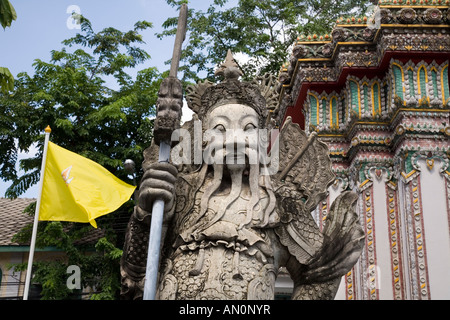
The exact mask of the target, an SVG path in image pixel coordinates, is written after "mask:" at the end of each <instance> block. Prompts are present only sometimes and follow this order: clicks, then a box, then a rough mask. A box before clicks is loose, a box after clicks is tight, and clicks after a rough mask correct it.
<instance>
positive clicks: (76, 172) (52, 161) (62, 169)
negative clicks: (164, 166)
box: [39, 142, 136, 228]
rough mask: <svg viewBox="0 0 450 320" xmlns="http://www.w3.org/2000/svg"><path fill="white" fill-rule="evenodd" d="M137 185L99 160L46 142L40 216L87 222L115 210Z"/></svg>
mask: <svg viewBox="0 0 450 320" xmlns="http://www.w3.org/2000/svg"><path fill="white" fill-rule="evenodd" d="M135 188H136V187H135V186H132V185H129V184H127V183H125V182H123V181H122V180H120V179H118V178H117V177H116V176H114V175H113V174H111V173H110V172H109V171H108V170H106V169H105V168H103V167H102V166H101V165H99V164H98V163H96V162H94V161H92V160H90V159H87V158H85V157H82V156H80V155H78V154H76V153H73V152H71V151H69V150H66V149H64V148H61V147H60V146H58V145H56V144H54V143H52V142H49V144H48V150H47V161H46V163H45V171H44V181H43V185H42V197H41V206H40V213H39V220H42V221H71V222H84V223H87V222H89V223H90V224H91V225H92V226H94V227H95V228H97V223H96V222H95V219H96V218H98V217H101V216H103V215H105V214H108V213H110V212H113V211H115V210H116V209H118V208H119V207H120V206H121V205H122V204H123V203H125V202H126V201H128V200H129V199H130V197H131V195H132V194H133V191H134V189H135Z"/></svg>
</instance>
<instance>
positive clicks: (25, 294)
mask: <svg viewBox="0 0 450 320" xmlns="http://www.w3.org/2000/svg"><path fill="white" fill-rule="evenodd" d="M51 132H52V129H50V126H47V128H45V142H44V153H43V156H42V164H41V176H40V179H39V191H38V198H37V203H36V211H35V212H34V223H33V233H32V235H31V243H30V252H29V254H28V265H27V277H26V280H25V289H24V292H23V300H28V293H29V291H30V283H31V272H32V268H33V258H34V248H35V246H36V235H37V227H38V222H39V210H40V207H41V197H42V186H43V183H44V172H45V163H46V162H47V149H48V142H49V140H50V133H51Z"/></svg>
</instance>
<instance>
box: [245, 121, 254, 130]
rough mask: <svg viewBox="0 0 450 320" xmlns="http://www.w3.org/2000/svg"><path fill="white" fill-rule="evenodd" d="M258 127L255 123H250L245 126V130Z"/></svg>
mask: <svg viewBox="0 0 450 320" xmlns="http://www.w3.org/2000/svg"><path fill="white" fill-rule="evenodd" d="M253 129H256V126H255V125H254V124H253V123H248V124H247V125H246V126H245V127H244V131H247V130H253Z"/></svg>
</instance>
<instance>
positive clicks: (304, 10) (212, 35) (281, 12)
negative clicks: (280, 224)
mask: <svg viewBox="0 0 450 320" xmlns="http://www.w3.org/2000/svg"><path fill="white" fill-rule="evenodd" d="M183 2H186V0H182V1H179V0H167V3H168V4H170V5H172V6H178V5H180V4H181V3H183ZM369 2H370V1H368V0H344V1H337V0H302V1H299V0H267V1H259V0H239V1H228V0H214V1H210V3H211V4H210V5H209V7H208V8H207V10H206V11H202V10H196V9H193V8H190V9H189V18H188V36H189V41H188V43H187V45H186V46H185V48H184V51H183V57H182V60H183V61H184V66H182V67H181V68H180V71H184V77H185V79H194V80H196V81H197V80H199V75H203V74H205V75H206V77H208V78H210V79H211V78H213V74H214V69H215V67H216V66H217V64H219V63H220V62H222V61H223V59H224V57H225V55H226V52H227V50H228V49H231V50H232V52H233V53H235V54H237V53H242V54H245V55H246V56H247V57H248V60H247V61H245V62H241V65H240V67H241V68H242V70H243V71H244V73H245V77H246V78H253V77H254V76H255V75H257V74H264V73H266V72H271V73H278V71H279V70H280V67H281V65H282V64H283V63H284V62H286V61H287V58H288V56H289V54H290V50H289V48H290V46H292V45H293V43H294V41H295V40H296V38H297V37H298V36H299V35H300V34H314V33H316V34H325V33H327V32H330V31H331V29H332V27H333V25H334V23H335V21H336V19H337V18H339V17H341V16H347V15H349V14H354V15H359V14H362V12H364V10H365V8H367V5H368V3H369ZM234 4H235V5H234ZM192 6H193V7H195V6H196V3H195V2H194V1H193V2H192ZM176 23H177V18H169V19H167V20H166V21H165V22H164V24H163V27H164V28H165V30H164V31H163V32H162V33H160V34H159V37H165V36H168V35H173V34H174V33H175V29H176Z"/></svg>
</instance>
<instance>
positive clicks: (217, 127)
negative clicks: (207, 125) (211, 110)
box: [214, 124, 225, 132]
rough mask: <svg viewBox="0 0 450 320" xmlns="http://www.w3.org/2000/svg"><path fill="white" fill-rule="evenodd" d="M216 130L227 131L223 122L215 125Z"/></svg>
mask: <svg viewBox="0 0 450 320" xmlns="http://www.w3.org/2000/svg"><path fill="white" fill-rule="evenodd" d="M214 129H215V130H219V131H220V132H225V127H224V126H223V125H222V124H218V125H217V126H215V127H214Z"/></svg>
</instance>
